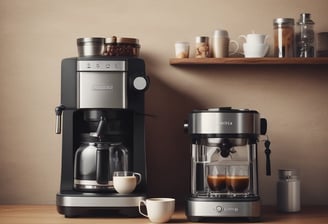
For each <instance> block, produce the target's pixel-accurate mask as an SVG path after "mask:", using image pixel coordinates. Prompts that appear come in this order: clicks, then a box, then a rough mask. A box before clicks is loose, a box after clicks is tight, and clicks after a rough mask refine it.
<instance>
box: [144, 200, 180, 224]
mask: <svg viewBox="0 0 328 224" xmlns="http://www.w3.org/2000/svg"><path fill="white" fill-rule="evenodd" d="M142 204H144V205H145V206H146V210H147V214H146V213H144V212H142V209H141V206H142ZM174 209H175V199H174V198H148V199H146V200H141V201H140V202H139V213H140V214H141V215H143V216H145V217H147V218H149V220H150V221H151V222H154V223H164V222H168V221H169V220H170V219H171V217H172V215H173V213H174Z"/></svg>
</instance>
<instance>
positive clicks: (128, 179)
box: [113, 171, 141, 194]
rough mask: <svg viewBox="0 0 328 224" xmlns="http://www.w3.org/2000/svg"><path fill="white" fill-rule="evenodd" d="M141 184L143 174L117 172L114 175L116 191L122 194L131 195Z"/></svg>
mask: <svg viewBox="0 0 328 224" xmlns="http://www.w3.org/2000/svg"><path fill="white" fill-rule="evenodd" d="M140 182H141V174H140V173H136V172H131V171H115V172H114V173H113V185H114V189H115V190H116V191H117V192H118V193H120V194H129V193H131V192H132V191H134V189H135V188H136V186H137V185H138V184H139V183H140Z"/></svg>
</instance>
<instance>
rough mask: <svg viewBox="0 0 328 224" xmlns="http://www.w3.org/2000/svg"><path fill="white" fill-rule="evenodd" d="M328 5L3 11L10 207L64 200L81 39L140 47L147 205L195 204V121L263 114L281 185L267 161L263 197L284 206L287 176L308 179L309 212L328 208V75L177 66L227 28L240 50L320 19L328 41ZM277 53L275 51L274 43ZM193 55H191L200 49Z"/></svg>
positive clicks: (90, 1) (10, 2)
mask: <svg viewBox="0 0 328 224" xmlns="http://www.w3.org/2000/svg"><path fill="white" fill-rule="evenodd" d="M327 10H328V1H326V0H316V1H311V0H289V1H285V0H267V1H263V0H248V1H245V0H230V1H226V0H216V1H213V0H201V1H200V0H199V1H194V0H193V1H182V0H166V1H152V0H142V1H141V0H140V1H134V0H111V1H108V0H85V1H81V0H57V1H52V0H29V1H20V0H1V1H0V54H1V60H0V100H1V116H0V124H1V125H0V138H1V141H0V203H1V204H6V203H24V204H29V203H35V204H43V203H45V204H53V203H55V194H56V192H57V191H58V189H59V180H60V176H59V173H60V163H61V161H60V156H61V136H60V135H55V133H54V125H55V115H54V108H55V106H56V105H57V104H59V100H60V63H61V59H62V58H65V57H71V56H76V55H77V50H76V38H78V37H89V36H106V37H109V36H111V35H117V36H129V37H137V38H139V39H140V41H141V45H142V47H141V56H142V57H143V58H144V59H145V61H146V65H147V73H148V75H149V76H150V78H151V88H150V89H149V90H148V91H147V94H146V104H147V105H146V112H147V113H149V114H153V115H156V116H155V117H154V118H147V121H146V125H147V131H146V138H147V139H146V141H147V159H148V164H147V165H148V173H149V176H148V182H149V193H150V195H152V196H174V197H176V198H178V200H179V201H180V202H182V201H183V199H184V197H185V196H186V195H187V193H188V187H189V185H188V182H189V179H188V176H189V169H188V166H189V159H190V158H189V138H188V136H187V135H185V134H184V133H183V122H184V120H185V119H186V118H187V114H188V113H189V112H190V111H191V110H192V109H196V108H197V109H204V108H210V107H219V106H232V107H234V108H251V109H256V110H258V111H259V112H260V113H261V114H262V116H263V117H266V118H267V120H268V122H269V132H268V133H269V136H270V140H271V141H272V169H273V175H272V176H271V177H266V176H265V172H264V171H265V164H264V161H265V160H264V159H265V156H264V147H263V145H262V142H261V146H260V150H259V161H260V167H259V171H260V172H259V178H260V191H261V196H262V199H263V203H264V204H274V203H275V183H276V180H277V169H278V168H283V167H292V168H298V169H300V171H301V179H302V202H303V203H304V204H327V196H326V191H327V187H328V176H327V170H328V165H327V164H328V163H327V156H328V152H327V145H328V138H327V133H328V120H327V115H328V104H327V99H326V96H327V94H328V88H327V85H328V75H327V71H328V66H323V65H322V66H306V65H298V66H282V65H281V66H246V65H245V66H243V65H240V66H184V67H174V66H170V65H169V63H168V60H169V58H171V57H173V44H174V42H175V41H177V40H186V41H190V42H191V43H192V44H193V41H194V37H195V36H197V35H209V36H210V35H211V34H212V32H213V30H214V29H217V28H224V29H227V30H228V31H229V34H230V36H231V38H232V39H237V38H238V36H239V35H240V34H246V33H248V32H251V31H252V30H254V31H256V32H259V33H267V34H270V35H271V34H272V20H273V19H274V18H276V17H293V18H297V17H298V15H299V13H301V12H305V11H306V12H310V13H312V15H313V20H314V21H315V22H316V28H317V31H328V20H327ZM271 42H272V39H271ZM192 49H193V48H192Z"/></svg>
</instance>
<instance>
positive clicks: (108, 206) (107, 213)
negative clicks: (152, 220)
mask: <svg viewBox="0 0 328 224" xmlns="http://www.w3.org/2000/svg"><path fill="white" fill-rule="evenodd" d="M145 198H146V195H143V194H129V195H120V194H100V193H71V194H57V196H56V205H57V211H58V213H59V214H62V215H65V217H66V218H74V217H95V216H97V217H120V216H123V217H138V216H140V214H139V212H138V206H139V201H140V200H144V199H145Z"/></svg>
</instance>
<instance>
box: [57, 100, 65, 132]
mask: <svg viewBox="0 0 328 224" xmlns="http://www.w3.org/2000/svg"><path fill="white" fill-rule="evenodd" d="M63 110H65V106H64V105H59V106H57V107H56V108H55V113H56V134H60V133H61V116H62V113H63Z"/></svg>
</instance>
